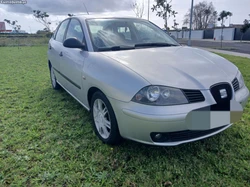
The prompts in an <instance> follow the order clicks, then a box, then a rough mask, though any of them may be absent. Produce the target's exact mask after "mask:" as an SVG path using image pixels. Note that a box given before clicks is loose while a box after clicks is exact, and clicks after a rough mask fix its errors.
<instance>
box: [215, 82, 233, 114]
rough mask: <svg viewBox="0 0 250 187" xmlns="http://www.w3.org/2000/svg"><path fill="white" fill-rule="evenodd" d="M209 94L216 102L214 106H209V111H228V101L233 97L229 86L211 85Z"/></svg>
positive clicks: (222, 84) (221, 84)
mask: <svg viewBox="0 0 250 187" xmlns="http://www.w3.org/2000/svg"><path fill="white" fill-rule="evenodd" d="M210 92H211V94H212V95H213V97H214V100H215V101H216V104H215V105H211V106H210V108H211V111H230V100H231V99H232V96H233V90H232V87H231V85H230V84H228V83H220V84H216V85H213V86H212V87H211V88H210Z"/></svg>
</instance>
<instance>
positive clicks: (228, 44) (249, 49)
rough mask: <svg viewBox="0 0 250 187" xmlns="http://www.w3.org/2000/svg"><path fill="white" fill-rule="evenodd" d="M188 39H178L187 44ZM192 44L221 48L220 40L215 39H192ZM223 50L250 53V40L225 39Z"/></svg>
mask: <svg viewBox="0 0 250 187" xmlns="http://www.w3.org/2000/svg"><path fill="white" fill-rule="evenodd" d="M187 41H188V40H186V39H178V42H179V43H181V44H187ZM192 46H194V47H204V48H212V49H221V48H220V41H213V40H192ZM222 50H227V51H232V52H238V53H246V54H250V42H249V41H247V42H245V41H244V42H240V41H223V47H222Z"/></svg>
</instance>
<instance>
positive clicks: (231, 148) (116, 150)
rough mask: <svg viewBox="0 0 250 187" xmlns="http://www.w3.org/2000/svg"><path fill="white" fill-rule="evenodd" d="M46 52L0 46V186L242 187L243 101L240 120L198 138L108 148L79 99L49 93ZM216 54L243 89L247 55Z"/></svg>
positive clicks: (245, 174) (249, 178)
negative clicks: (233, 69)
mask: <svg viewBox="0 0 250 187" xmlns="http://www.w3.org/2000/svg"><path fill="white" fill-rule="evenodd" d="M46 50H47V49H46V47H45V46H40V47H20V48H17V47H0V55H1V57H0V186H32V187H33V186H63V187H66V186H131V187H135V186H143V187H144V186H145V187H147V186H148V187H154V186H174V187H176V186H181V187H182V186H187V187H190V186H198V187H200V186H214V187H217V186H225V187H228V186H233V187H235V186H237V187H239V186H250V102H248V105H247V107H246V110H245V112H244V115H243V118H242V120H241V121H240V122H238V123H236V124H234V125H233V126H232V127H231V128H229V129H228V130H226V131H224V132H223V133H221V134H219V135H217V136H214V137H211V138H208V139H206V140H202V141H198V142H194V143H189V144H184V145H180V146H177V147H154V146H147V145H142V144H139V143H135V142H131V141H124V143H123V144H122V145H120V146H116V147H110V146H108V145H105V144H103V143H101V142H100V141H99V140H98V138H97V137H96V136H95V134H94V132H93V130H92V127H91V122H90V115H89V114H88V112H86V111H85V110H84V109H83V107H82V106H81V105H80V104H78V103H77V102H76V101H75V100H74V99H73V98H72V97H71V96H69V95H68V94H67V93H66V92H65V91H63V90H61V91H54V90H52V88H51V85H50V79H49V72H48V68H47V58H46V52H47V51H46ZM223 56H224V57H226V58H227V59H229V60H230V61H232V62H234V63H235V64H236V65H237V66H238V67H239V69H240V70H241V71H242V73H243V75H244V78H245V82H246V84H247V86H248V88H250V60H249V59H247V58H239V57H233V56H227V55H223ZM171 184H172V185H171Z"/></svg>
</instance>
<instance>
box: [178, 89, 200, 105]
mask: <svg viewBox="0 0 250 187" xmlns="http://www.w3.org/2000/svg"><path fill="white" fill-rule="evenodd" d="M182 91H183V93H184V94H185V96H186V98H187V100H188V102H189V103H197V102H202V101H205V97H204V96H203V94H202V93H201V91H200V90H182Z"/></svg>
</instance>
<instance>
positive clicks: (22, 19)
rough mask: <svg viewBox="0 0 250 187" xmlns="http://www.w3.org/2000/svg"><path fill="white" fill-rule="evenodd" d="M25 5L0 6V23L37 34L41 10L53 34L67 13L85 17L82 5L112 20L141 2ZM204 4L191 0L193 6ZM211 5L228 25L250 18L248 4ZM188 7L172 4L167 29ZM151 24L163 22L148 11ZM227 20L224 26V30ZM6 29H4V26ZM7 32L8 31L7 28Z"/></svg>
mask: <svg viewBox="0 0 250 187" xmlns="http://www.w3.org/2000/svg"><path fill="white" fill-rule="evenodd" d="M26 1H27V4H25V5H20V4H12V5H7V4H0V21H3V20H4V19H9V20H17V21H18V23H19V24H20V25H21V26H22V28H21V30H25V31H26V32H29V33H30V32H32V33H35V32H36V31H37V30H42V29H43V28H44V26H42V25H41V24H40V23H38V22H37V21H35V19H34V17H33V16H32V10H41V11H44V12H48V14H49V15H50V17H49V19H50V21H51V23H52V25H51V28H52V30H53V29H55V28H56V26H57V24H58V23H59V22H60V21H62V20H63V19H65V18H67V14H68V13H73V14H75V15H77V14H84V13H86V11H85V8H84V5H83V3H84V4H85V5H86V7H87V9H88V11H89V12H90V14H104V15H111V16H135V13H134V12H133V10H132V8H131V7H132V6H131V5H132V3H133V2H135V1H138V2H141V1H143V0H26ZM202 1H204V0H194V4H196V3H198V2H202ZM148 2H150V7H152V6H153V4H155V0H144V6H145V11H144V12H145V13H144V15H143V18H144V19H147V14H148V13H147V7H148ZM207 2H213V4H214V6H215V8H216V10H217V11H218V12H221V11H222V10H227V11H230V12H232V13H233V16H232V17H231V20H230V22H231V23H233V24H242V22H243V20H244V19H246V18H249V16H248V15H249V14H250V9H249V7H250V0H238V1H234V0H207ZM190 6H191V0H172V7H173V10H175V11H177V12H178V14H177V15H176V17H175V18H173V17H170V18H169V21H168V22H169V26H170V27H172V26H173V20H174V19H176V21H177V23H179V25H180V27H181V26H182V23H183V18H184V15H185V14H186V13H187V11H188V9H189V8H190ZM150 21H152V22H153V23H155V24H156V25H158V26H159V27H161V28H163V26H164V20H163V19H162V18H159V17H157V16H156V15H155V12H152V11H151V10H150ZM228 24H229V20H227V22H226V26H227V25H228ZM6 26H7V25H6ZM7 28H8V29H11V27H9V26H7Z"/></svg>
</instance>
